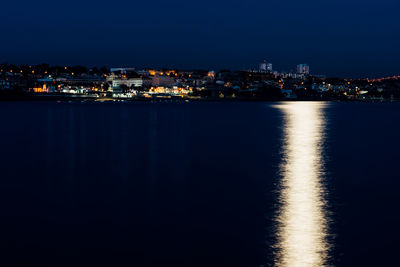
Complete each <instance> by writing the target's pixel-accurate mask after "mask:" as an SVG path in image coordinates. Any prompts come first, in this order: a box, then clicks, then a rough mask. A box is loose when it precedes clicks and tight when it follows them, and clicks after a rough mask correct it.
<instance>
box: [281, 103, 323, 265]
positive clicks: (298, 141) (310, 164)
mask: <svg viewBox="0 0 400 267" xmlns="http://www.w3.org/2000/svg"><path fill="white" fill-rule="evenodd" d="M326 106H327V104H325V103H318V102H290V103H284V104H281V105H277V106H276V107H277V108H279V109H280V110H281V111H282V112H283V114H284V140H283V147H282V162H281V166H280V174H281V181H280V185H279V199H278V201H279V210H278V211H277V214H276V218H275V223H276V225H277V229H276V232H275V237H276V244H275V246H274V248H275V251H276V253H275V265H276V266H293V267H301V266H326V265H328V262H327V261H328V252H329V250H330V244H329V242H328V222H329V218H328V213H327V210H326V204H327V203H326V191H325V188H324V181H323V179H324V159H323V142H324V132H325V118H324V109H325V108H326Z"/></svg>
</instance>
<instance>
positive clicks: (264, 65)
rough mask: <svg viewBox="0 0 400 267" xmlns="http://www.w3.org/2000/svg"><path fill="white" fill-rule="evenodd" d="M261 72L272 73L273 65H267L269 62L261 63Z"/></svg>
mask: <svg viewBox="0 0 400 267" xmlns="http://www.w3.org/2000/svg"><path fill="white" fill-rule="evenodd" d="M259 70H260V71H263V72H266V71H272V63H267V61H266V60H264V62H262V63H260V65H259Z"/></svg>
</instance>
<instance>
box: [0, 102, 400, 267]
mask: <svg viewBox="0 0 400 267" xmlns="http://www.w3.org/2000/svg"><path fill="white" fill-rule="evenodd" d="M0 121H1V131H0V148H1V153H0V167H1V172H0V201H1V202H0V203H1V204H0V205H1V206H0V266H175V267H178V266H249V267H252V266H254V267H259V266H293V267H297V266H300V267H301V266H324V265H326V266H399V263H398V261H399V260H398V251H399V248H400V246H399V242H400V231H399V225H400V214H399V204H400V197H399V187H400V180H399V179H400V172H399V171H400V162H399V156H400V143H399V137H400V125H399V122H400V104H398V103H318V102H290V103H95V102H92V103H80V102H74V103H55V102H43V103H38V102H0Z"/></svg>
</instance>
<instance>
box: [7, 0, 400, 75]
mask: <svg viewBox="0 0 400 267" xmlns="http://www.w3.org/2000/svg"><path fill="white" fill-rule="evenodd" d="M399 10H400V1H399V0H379V1H378V0H347V1H346V0H304V1H295V0H272V1H271V0H264V1H255V0H247V1H237V0H229V1H228V0H220V1H218V0H216V1H211V0H203V1H181V0H170V1H160V0H152V1H145V0H142V1H121V0H114V1H110V0H109V1H102V0H100V1H92V0H90V1H86V0H80V1H77V0H70V1H48V0H37V1H31V0H19V1H7V2H5V3H2V4H1V16H0V36H1V38H0V40H1V42H0V62H4V61H8V62H9V63H16V64H23V63H26V64H36V63H42V62H48V63H51V64H60V65H76V64H83V65H87V66H94V65H107V66H109V67H111V66H136V67H146V66H147V67H177V68H204V69H220V68H231V69H247V68H253V67H256V66H257V64H258V63H259V62H260V61H262V60H263V59H268V60H269V61H271V62H272V63H273V64H274V68H275V69H278V70H286V71H289V70H291V69H295V66H296V64H298V63H308V64H310V65H311V71H312V73H314V74H327V75H329V76H338V75H340V76H357V77H359V76H380V75H391V74H400V19H399Z"/></svg>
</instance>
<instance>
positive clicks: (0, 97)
mask: <svg viewBox="0 0 400 267" xmlns="http://www.w3.org/2000/svg"><path fill="white" fill-rule="evenodd" d="M0 101H2V102H3V101H32V102H36V101H56V102H57V101H61V102H285V101H287V102H296V101H322V102H370V103H371V102H372V103H375V102H399V101H400V99H335V98H330V99H329V98H300V99H299V98H297V99H293V98H252V97H235V98H232V97H226V98H216V97H200V98H199V97H190V96H189V97H177V96H170V97H167V96H164V97H160V96H155V97H151V98H149V97H134V98H119V97H95V96H88V95H59V94H40V95H36V94H29V93H9V94H4V93H3V94H0Z"/></svg>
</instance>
